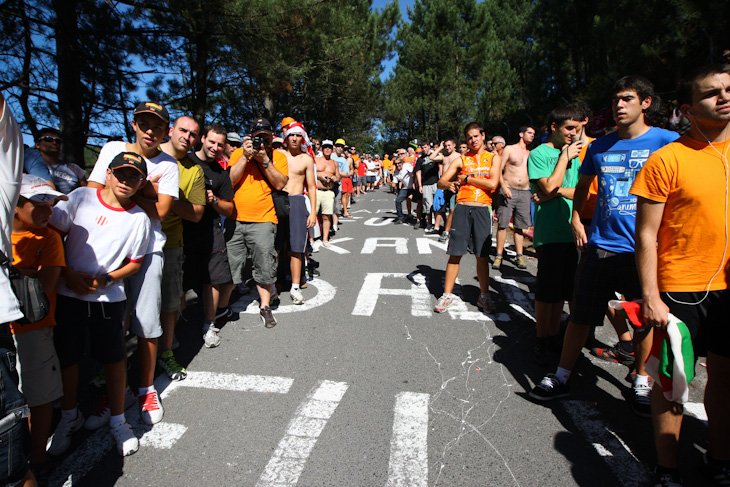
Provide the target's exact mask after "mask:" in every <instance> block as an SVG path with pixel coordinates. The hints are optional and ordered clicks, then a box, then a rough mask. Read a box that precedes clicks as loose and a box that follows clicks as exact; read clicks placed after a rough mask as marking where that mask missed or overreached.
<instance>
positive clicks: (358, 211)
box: [350, 210, 372, 213]
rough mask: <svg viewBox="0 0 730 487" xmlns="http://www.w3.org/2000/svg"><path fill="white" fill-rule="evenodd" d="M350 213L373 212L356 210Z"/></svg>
mask: <svg viewBox="0 0 730 487" xmlns="http://www.w3.org/2000/svg"><path fill="white" fill-rule="evenodd" d="M350 213H372V211H370V210H356V211H351V212H350Z"/></svg>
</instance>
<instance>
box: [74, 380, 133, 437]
mask: <svg viewBox="0 0 730 487" xmlns="http://www.w3.org/2000/svg"><path fill="white" fill-rule="evenodd" d="M136 399H137V398H136V397H134V394H132V391H131V390H130V389H129V387H127V388H125V390H124V409H125V410H126V409H129V408H131V407H132V405H134V403H135V402H136ZM111 414H112V413H111V405H110V404H109V396H107V395H104V396H102V397H101V398H99V402H97V403H96V409H95V410H94V412H93V413H91V415H89V417H88V418H86V421H85V422H84V429H87V430H92V431H93V430H95V429H99V428H101V427H102V426H105V425H107V424H109V419H110V418H111Z"/></svg>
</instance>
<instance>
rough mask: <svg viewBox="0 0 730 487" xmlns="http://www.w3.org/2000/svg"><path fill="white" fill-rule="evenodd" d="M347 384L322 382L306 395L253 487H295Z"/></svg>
mask: <svg viewBox="0 0 730 487" xmlns="http://www.w3.org/2000/svg"><path fill="white" fill-rule="evenodd" d="M347 387H348V385H347V383H345V382H333V381H329V380H324V381H322V382H321V383H320V385H319V386H318V387H317V388H316V389H315V390H313V391H312V392H310V393H309V395H308V397H307V399H306V400H305V401H304V402H303V403H302V404H300V406H299V408H298V409H297V411H296V413H295V415H294V418H292V420H291V422H290V423H289V426H288V428H287V430H286V433H285V434H284V437H283V438H282V439H281V441H280V442H279V445H278V446H277V447H276V450H274V453H273V455H272V456H271V459H270V460H269V463H268V464H267V465H266V468H265V469H264V473H263V474H261V478H260V479H259V481H258V482H257V483H256V486H257V487H266V486H285V485H296V483H297V481H298V480H299V476H300V475H301V473H302V471H303V470H304V466H305V463H306V461H307V458H308V457H309V455H310V453H312V450H313V449H314V445H315V444H316V443H317V438H319V435H320V434H321V433H322V430H324V427H325V426H326V425H327V421H328V420H329V419H330V417H331V416H332V413H334V412H335V409H336V408H337V405H338V404H339V403H340V401H341V400H342V397H343V396H344V395H345V391H347Z"/></svg>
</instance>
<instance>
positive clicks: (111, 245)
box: [48, 152, 152, 456]
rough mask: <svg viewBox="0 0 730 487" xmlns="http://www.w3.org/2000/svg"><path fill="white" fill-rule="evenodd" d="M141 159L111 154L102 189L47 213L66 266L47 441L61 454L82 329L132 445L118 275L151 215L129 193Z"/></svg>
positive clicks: (76, 420)
mask: <svg viewBox="0 0 730 487" xmlns="http://www.w3.org/2000/svg"><path fill="white" fill-rule="evenodd" d="M146 177H147V167H146V164H145V162H144V159H143V158H142V157H141V156H140V155H139V154H135V153H131V152H124V153H121V154H119V155H117V156H116V157H115V158H114V159H113V160H112V161H111V163H110V164H109V167H108V168H107V170H106V186H105V188H102V189H94V188H78V189H76V190H75V191H73V192H71V193H70V194H69V195H68V197H69V199H68V201H62V202H61V203H59V204H58V205H56V207H55V208H54V211H53V216H52V217H51V223H50V225H51V226H52V227H53V228H55V229H56V230H57V231H58V232H59V233H61V235H65V236H66V240H65V248H66V267H65V268H64V270H63V273H62V280H61V282H60V283H59V285H58V289H57V301H56V322H57V325H56V328H55V332H54V342H55V344H56V351H57V353H58V358H59V361H60V363H61V377H62V380H63V398H62V399H61V421H60V422H59V423H58V426H57V427H56V431H55V433H54V434H53V436H52V437H51V439H50V440H49V442H48V453H49V454H51V455H60V454H61V453H63V452H64V451H65V450H66V449H67V448H68V447H69V445H70V444H71V435H72V434H73V433H74V432H75V431H78V430H79V429H81V426H83V424H84V417H83V415H82V414H81V413H80V412H79V411H78V409H77V407H76V402H77V396H78V383H79V375H78V362H79V360H80V359H81V357H82V356H83V353H84V339H85V334H86V332H87V330H88V333H89V336H90V339H91V347H90V351H91V352H90V353H91V356H92V357H93V358H94V359H96V360H98V361H99V362H101V363H103V364H104V369H105V371H106V379H107V392H108V394H109V404H110V413H111V418H110V425H111V430H112V434H113V435H114V438H115V440H116V443H117V450H118V451H119V454H120V455H122V456H126V455H131V454H132V453H134V452H136V451H137V449H138V448H139V441H138V440H137V437H136V436H134V433H133V432H132V429H131V427H130V426H129V424H127V422H126V420H125V418H124V389H125V386H126V379H127V369H126V366H125V359H126V357H127V354H126V347H125V343H124V336H125V331H124V321H125V317H126V308H127V306H126V295H125V291H124V282H123V281H124V279H125V278H127V277H129V276H131V275H132V274H134V273H136V272H138V271H139V270H140V269H141V267H142V261H143V259H144V258H145V254H146V253H147V249H148V246H149V244H150V241H151V240H152V236H151V226H150V219H149V217H148V216H147V214H146V213H145V212H144V210H142V208H140V207H139V206H137V205H135V203H134V202H133V201H132V196H133V195H134V194H135V193H136V192H137V190H138V189H140V188H141V187H142V186H143V185H144V184H145V179H146Z"/></svg>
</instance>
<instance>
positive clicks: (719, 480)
mask: <svg viewBox="0 0 730 487" xmlns="http://www.w3.org/2000/svg"><path fill="white" fill-rule="evenodd" d="M700 473H701V474H702V476H703V477H705V478H706V479H707V480H709V481H711V482H712V484H713V485H718V486H719V485H730V462H721V461H719V460H713V459H711V458H707V453H705V454H704V455H702V463H701V464H700Z"/></svg>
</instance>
